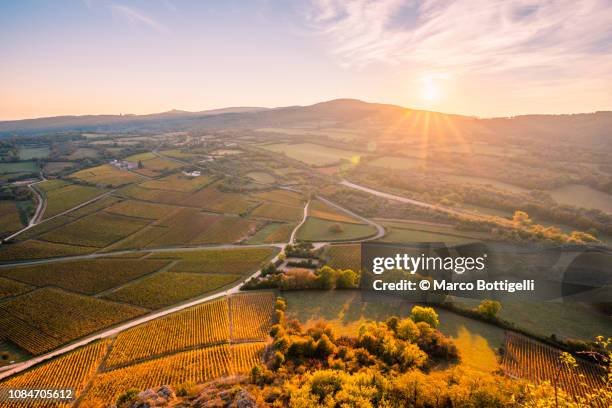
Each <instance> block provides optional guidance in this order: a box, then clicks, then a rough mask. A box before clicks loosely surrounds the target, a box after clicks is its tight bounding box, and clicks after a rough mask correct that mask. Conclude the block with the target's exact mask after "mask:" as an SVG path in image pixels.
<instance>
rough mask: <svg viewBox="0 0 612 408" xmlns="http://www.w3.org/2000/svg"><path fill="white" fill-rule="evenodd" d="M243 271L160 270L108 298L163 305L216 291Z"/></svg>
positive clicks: (151, 305) (157, 306) (142, 304)
mask: <svg viewBox="0 0 612 408" xmlns="http://www.w3.org/2000/svg"><path fill="white" fill-rule="evenodd" d="M240 277H241V276H240V275H231V274H219V275H217V274H201V273H184V272H178V273H177V272H160V273H156V274H155V275H152V276H150V277H147V278H145V279H142V280H139V281H137V282H134V283H132V284H129V285H127V286H124V287H122V288H121V289H119V290H117V291H115V292H112V293H110V294H108V295H106V298H108V299H111V300H116V301H120V302H125V303H130V304H133V305H137V306H141V307H146V308H147V309H160V308H162V307H166V306H170V305H173V304H176V303H179V302H182V301H185V300H188V299H191V298H194V297H196V296H199V295H203V294H206V293H209V292H213V291H215V290H217V289H219V288H222V287H224V286H226V285H228V284H230V283H232V282H235V281H237V280H238V279H240Z"/></svg>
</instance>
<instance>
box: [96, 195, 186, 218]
mask: <svg viewBox="0 0 612 408" xmlns="http://www.w3.org/2000/svg"><path fill="white" fill-rule="evenodd" d="M176 210H178V208H177V207H173V206H168V205H162V204H153V203H147V202H143V201H135V200H125V201H122V202H119V203H117V204H115V205H113V206H110V207H108V208H107V209H106V210H105V212H108V213H111V214H118V215H124V216H126V217H136V218H145V219H150V220H159V219H161V218H164V217H167V216H168V215H169V214H170V213H171V212H172V211H176Z"/></svg>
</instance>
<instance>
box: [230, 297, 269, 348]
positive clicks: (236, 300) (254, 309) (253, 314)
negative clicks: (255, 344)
mask: <svg viewBox="0 0 612 408" xmlns="http://www.w3.org/2000/svg"><path fill="white" fill-rule="evenodd" d="M275 301H276V295H275V294H274V293H273V292H261V293H247V294H239V295H235V296H232V297H230V298H229V303H230V312H231V317H232V319H231V320H232V325H231V327H232V333H231V334H232V340H233V341H237V340H265V339H266V338H267V337H268V333H270V328H271V327H272V314H273V311H274V302H275Z"/></svg>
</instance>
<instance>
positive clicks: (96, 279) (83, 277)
mask: <svg viewBox="0 0 612 408" xmlns="http://www.w3.org/2000/svg"><path fill="white" fill-rule="evenodd" d="M169 263H170V261H166V260H162V259H92V260H82V261H72V262H54V263H49V264H43V265H33V266H21V267H16V268H10V269H0V276H3V277H5V278H11V279H13V280H15V281H19V282H22V283H26V284H29V285H33V286H58V287H60V288H63V289H66V290H70V291H74V292H79V293H84V294H88V295H93V294H96V293H99V292H102V291H105V290H107V289H110V288H112V287H115V286H118V285H122V284H124V283H126V282H129V281H131V280H132V279H135V278H138V277H140V276H143V275H146V274H149V273H151V272H154V271H156V270H158V269H161V268H163V267H164V266H166V265H168V264H169ZM0 282H1V281H0Z"/></svg>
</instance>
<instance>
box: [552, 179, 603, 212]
mask: <svg viewBox="0 0 612 408" xmlns="http://www.w3.org/2000/svg"><path fill="white" fill-rule="evenodd" d="M550 194H551V195H552V196H553V198H554V199H555V201H557V202H559V203H561V204H568V205H574V206H576V207H584V208H596V209H598V210H601V211H604V212H607V213H610V214H612V195H610V194H606V193H604V192H601V191H598V190H595V189H594V188H591V187H589V186H585V185H582V184H569V185H567V186H563V187H559V188H557V189H554V190H552V191H550Z"/></svg>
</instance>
